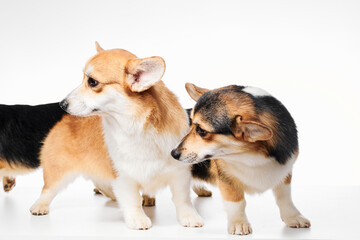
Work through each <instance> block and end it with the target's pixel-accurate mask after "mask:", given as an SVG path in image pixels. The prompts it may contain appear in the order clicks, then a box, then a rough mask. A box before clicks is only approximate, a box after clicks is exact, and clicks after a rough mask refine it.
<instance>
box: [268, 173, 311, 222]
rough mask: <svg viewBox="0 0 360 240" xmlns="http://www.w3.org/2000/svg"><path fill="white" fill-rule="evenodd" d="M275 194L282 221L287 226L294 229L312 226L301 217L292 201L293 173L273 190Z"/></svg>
mask: <svg viewBox="0 0 360 240" xmlns="http://www.w3.org/2000/svg"><path fill="white" fill-rule="evenodd" d="M273 193H274V196H275V200H276V204H277V205H278V207H279V210H280V216H281V219H282V220H283V222H284V223H285V224H286V225H287V226H289V227H294V228H308V227H310V226H311V224H310V221H309V220H308V219H306V218H305V217H304V216H302V215H301V213H300V212H299V210H297V208H296V207H295V206H294V203H293V201H292V199H291V173H290V174H289V175H288V176H287V177H286V178H285V180H284V181H283V182H282V183H281V184H280V185H278V186H276V187H275V188H274V189H273Z"/></svg>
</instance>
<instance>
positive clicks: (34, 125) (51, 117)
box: [0, 103, 66, 192]
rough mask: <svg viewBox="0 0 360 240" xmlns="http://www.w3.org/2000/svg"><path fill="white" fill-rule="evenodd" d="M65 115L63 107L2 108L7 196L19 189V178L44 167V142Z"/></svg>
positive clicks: (1, 160) (0, 155) (1, 159)
mask: <svg viewBox="0 0 360 240" xmlns="http://www.w3.org/2000/svg"><path fill="white" fill-rule="evenodd" d="M64 115H66V112H64V111H63V110H62V109H61V108H60V107H59V103H50V104H43V105H37V106H29V105H0V177H2V178H3V187H4V190H5V192H8V191H10V190H11V189H12V188H13V187H14V186H15V184H16V181H15V176H16V175H18V174H25V173H28V172H31V171H33V170H35V169H37V168H38V167H39V166H40V159H39V153H40V150H41V148H42V146H43V143H42V142H43V140H44V139H45V137H46V135H47V134H48V132H49V131H50V129H51V128H52V127H53V126H54V125H55V124H56V123H57V122H58V121H60V120H61V118H62V117H63V116H64Z"/></svg>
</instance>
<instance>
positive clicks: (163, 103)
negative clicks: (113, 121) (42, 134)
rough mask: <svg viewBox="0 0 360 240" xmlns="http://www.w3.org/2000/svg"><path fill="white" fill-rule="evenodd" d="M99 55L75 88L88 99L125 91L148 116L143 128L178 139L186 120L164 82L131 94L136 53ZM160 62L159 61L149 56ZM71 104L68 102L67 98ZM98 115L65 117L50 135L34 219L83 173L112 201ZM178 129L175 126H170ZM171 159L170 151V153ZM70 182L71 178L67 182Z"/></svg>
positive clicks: (137, 110)
mask: <svg viewBox="0 0 360 240" xmlns="http://www.w3.org/2000/svg"><path fill="white" fill-rule="evenodd" d="M96 48H97V51H98V54H96V55H95V56H94V57H92V58H90V60H89V61H88V62H87V63H86V65H85V68H84V78H83V82H82V85H81V86H80V88H79V91H80V94H86V95H88V96H90V97H92V96H94V97H95V96H96V95H98V94H105V92H106V91H107V90H109V89H110V88H112V89H115V90H116V91H119V92H121V93H123V96H126V97H129V98H131V100H132V103H134V104H133V105H132V106H131V108H130V109H129V110H130V111H134V114H133V115H135V116H138V117H139V119H140V118H142V117H143V116H144V114H145V116H147V118H146V122H145V123H144V128H145V129H146V127H147V126H150V125H151V126H154V127H155V129H156V130H157V131H158V132H159V133H168V134H173V135H179V134H180V133H181V132H184V131H186V130H187V128H188V120H187V116H186V113H185V111H184V110H183V109H182V107H181V105H180V103H179V102H178V100H177V98H176V96H175V95H174V94H173V93H172V92H170V91H169V90H168V89H167V88H166V87H165V85H164V83H163V82H162V81H159V82H157V83H156V84H155V86H153V87H152V88H151V89H148V90H147V91H144V92H140V93H134V92H132V91H130V87H131V86H129V85H128V81H127V80H128V78H129V77H131V76H130V75H131V74H137V73H136V72H132V70H133V69H132V68H133V66H134V65H136V64H139V62H141V61H143V60H142V59H138V58H137V57H136V56H135V55H134V54H132V53H130V52H128V51H125V50H122V49H113V50H106V51H104V50H103V49H102V48H101V47H100V45H99V44H96ZM152 59H156V60H158V61H163V60H159V59H161V58H159V57H152ZM90 77H91V78H93V79H94V80H96V81H98V82H99V84H98V85H97V86H95V87H90V86H89V84H88V79H89V78H90ZM68 102H69V104H71V99H69V100H68ZM101 121H102V120H101V118H100V117H99V116H91V117H76V116H72V115H65V116H64V117H63V118H62V120H60V121H59V122H58V123H57V124H56V125H55V126H54V127H53V128H52V129H51V131H50V132H49V134H48V136H47V137H46V139H45V141H44V146H43V148H42V150H41V153H40V161H41V166H42V167H43V170H44V182H45V185H44V187H43V190H42V195H41V197H40V198H39V200H38V201H37V202H36V203H35V204H34V205H33V207H32V208H31V212H32V213H33V214H36V215H43V214H47V213H48V205H49V204H50V202H51V200H52V198H53V197H54V195H56V193H57V192H58V190H57V188H58V187H61V186H62V187H63V186H64V185H65V186H66V179H67V177H68V176H70V178H72V177H73V176H74V177H76V176H77V175H79V174H82V175H84V176H86V177H88V178H90V179H92V180H93V181H94V183H95V186H96V188H95V189H94V191H95V193H102V194H104V195H105V196H107V197H110V198H112V199H113V200H115V196H114V194H113V192H112V188H111V185H110V184H109V183H110V182H111V181H112V180H114V179H115V178H116V177H117V176H116V172H115V170H114V168H113V165H112V164H113V162H112V161H111V159H110V157H109V156H108V151H107V147H106V144H105V141H104V138H103V128H102V127H103V126H102V122H101ZM174 125H175V126H177V128H174V127H173V126H174ZM169 155H170V153H169ZM70 180H71V179H70ZM143 203H144V204H145V205H147V206H153V205H154V204H155V199H154V198H151V197H148V196H144V202H143Z"/></svg>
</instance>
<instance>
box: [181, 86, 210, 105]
mask: <svg viewBox="0 0 360 240" xmlns="http://www.w3.org/2000/svg"><path fill="white" fill-rule="evenodd" d="M185 88H186V91H187V92H188V94H189V95H190V97H191V98H192V99H193V100H194V101H195V102H197V100H199V98H200V97H201V96H202V95H203V94H204V93H206V92H210V90H209V89H205V88H201V87H198V86H196V85H195V84H192V83H186V84H185Z"/></svg>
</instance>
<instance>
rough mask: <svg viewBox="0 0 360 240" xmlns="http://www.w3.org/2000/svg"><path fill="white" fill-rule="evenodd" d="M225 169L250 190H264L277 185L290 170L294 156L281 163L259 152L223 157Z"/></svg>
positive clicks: (259, 191)
mask: <svg viewBox="0 0 360 240" xmlns="http://www.w3.org/2000/svg"><path fill="white" fill-rule="evenodd" d="M224 160H225V161H226V163H227V171H229V172H230V173H232V175H233V176H235V177H237V178H238V179H239V180H240V181H241V182H242V183H243V184H245V185H246V186H247V187H248V190H249V191H250V192H258V193H261V192H264V191H266V190H268V189H271V188H273V187H275V186H277V185H278V184H279V183H281V181H283V180H284V178H285V177H286V176H287V175H288V174H289V173H290V172H291V170H292V166H293V164H294V162H295V160H296V159H295V158H291V159H289V160H288V161H287V163H286V164H284V165H282V164H280V163H278V162H277V161H276V160H275V159H273V158H267V157H264V156H262V155H260V154H239V155H234V156H231V157H225V158H224Z"/></svg>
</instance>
